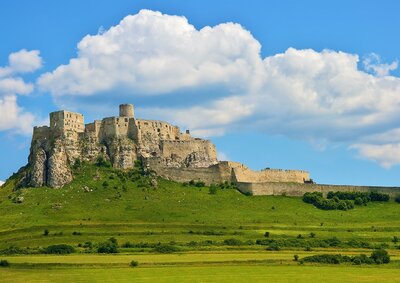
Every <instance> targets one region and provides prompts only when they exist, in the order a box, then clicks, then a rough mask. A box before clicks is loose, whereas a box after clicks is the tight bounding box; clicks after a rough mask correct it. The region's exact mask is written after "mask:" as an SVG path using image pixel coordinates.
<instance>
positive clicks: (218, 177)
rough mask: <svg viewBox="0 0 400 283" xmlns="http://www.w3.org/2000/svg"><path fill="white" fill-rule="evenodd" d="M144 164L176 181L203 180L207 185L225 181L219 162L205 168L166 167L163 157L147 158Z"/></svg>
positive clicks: (159, 174) (162, 175) (158, 173)
mask: <svg viewBox="0 0 400 283" xmlns="http://www.w3.org/2000/svg"><path fill="white" fill-rule="evenodd" d="M144 165H145V166H146V167H149V168H151V170H154V171H155V172H156V173H157V175H158V176H161V177H163V178H166V179H168V180H174V181H176V182H181V183H184V182H190V181H192V180H193V181H202V182H204V183H205V184H207V185H210V184H219V183H222V182H224V181H225V180H223V179H222V174H221V168H220V166H219V164H216V165H211V166H209V167H204V168H192V167H166V166H165V165H164V164H163V160H162V159H161V158H147V159H146V160H145V163H144Z"/></svg>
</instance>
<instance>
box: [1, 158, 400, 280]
mask: <svg viewBox="0 0 400 283" xmlns="http://www.w3.org/2000/svg"><path fill="white" fill-rule="evenodd" d="M99 165H101V166H96V165H89V164H81V165H79V166H75V167H74V176H75V178H74V180H73V181H72V182H71V183H70V184H68V185H66V186H64V187H63V188H60V189H53V188H47V187H41V188H22V189H18V190H14V186H15V184H16V183H17V182H18V180H19V178H20V174H21V173H18V174H15V175H14V176H12V177H11V178H10V179H9V180H7V182H6V184H5V185H4V186H3V187H2V188H1V189H0V215H1V217H0V259H6V260H8V261H9V262H10V263H11V268H10V269H7V272H6V273H4V274H5V276H6V277H5V278H6V282H7V281H10V282H11V281H13V282H15V280H16V279H15V278H17V281H24V280H25V281H26V280H29V281H33V282H35V280H37V281H41V280H43V278H45V279H46V278H47V279H46V280H49V281H52V280H51V278H53V277H48V276H63V277H64V276H65V278H66V279H65V280H67V281H76V280H78V279H79V278H86V279H82V280H83V281H96V280H100V278H103V277H104V276H107V274H109V276H112V278H119V281H129V280H130V279H131V278H135V280H136V281H137V280H139V281H140V280H144V281H146V280H145V279H143V278H153V279H149V280H157V281H159V282H176V280H178V281H185V280H186V281H187V282H190V281H193V280H197V278H198V277H196V276H197V275H198V276H202V278H204V279H205V280H204V281H207V280H208V281H214V279H216V278H213V277H207V276H208V275H206V271H205V270H213V272H214V273H215V274H216V275H218V276H219V277H218V278H219V281H220V282H225V281H227V280H228V279H229V278H231V277H229V276H228V277H227V272H229V274H230V276H234V278H236V279H237V281H238V282H240V281H241V280H240V278H242V279H243V280H244V278H248V277H247V276H250V277H251V276H254V281H255V282H257V280H258V281H259V282H263V281H265V280H273V281H277V282H279V280H282V281H283V282H285V281H286V280H285V278H286V279H288V278H289V279H290V278H291V279H292V280H296V282H302V280H303V279H304V280H305V281H307V280H308V279H309V278H311V277H309V276H311V275H312V274H314V275H315V274H316V273H319V272H320V269H318V268H322V269H323V267H318V266H316V267H315V265H314V267H311V266H306V267H304V268H303V267H302V266H301V265H299V266H297V265H296V264H297V263H296V262H294V261H293V255H294V254H297V255H299V256H300V257H304V256H307V255H309V254H321V253H337V252H340V253H342V254H343V253H344V254H349V255H354V254H359V253H361V252H362V253H366V254H369V253H371V251H372V249H374V248H380V247H384V248H385V249H389V251H390V254H391V256H392V263H391V264H390V265H389V269H382V268H383V267H379V270H385V272H386V278H394V277H393V276H394V275H393V272H394V271H395V270H396V269H393V267H396V268H397V267H398V266H399V261H398V259H400V251H399V250H398V249H397V248H398V243H397V242H395V241H393V239H394V238H395V237H399V236H400V228H399V227H400V217H399V214H398V211H399V208H400V206H399V204H397V203H396V202H394V201H393V200H390V201H389V202H384V203H383V202H382V203H380V202H373V203H369V204H368V205H367V206H356V207H355V208H354V209H353V210H349V211H337V210H334V211H325V210H319V209H317V208H315V207H314V206H313V205H310V204H306V203H304V202H303V201H302V199H301V198H299V197H287V196H246V195H244V194H241V193H240V192H239V191H237V190H236V189H235V188H234V187H233V186H231V185H229V184H223V185H219V186H217V187H216V188H214V189H210V187H206V186H204V185H203V184H202V183H192V184H180V183H177V182H173V181H170V180H165V179H162V178H159V177H155V176H154V175H152V174H144V172H143V170H142V169H141V168H140V167H135V168H133V169H130V170H126V171H121V170H115V169H113V168H111V167H108V164H107V163H105V164H99ZM110 238H114V240H115V241H117V243H118V251H119V253H120V254H119V255H118V256H116V255H99V254H98V249H97V247H98V246H99V245H100V244H101V243H104V242H106V241H108V239H110ZM54 244H67V245H71V246H72V247H73V248H74V249H75V253H74V254H72V255H66V256H60V255H58V256H51V255H41V253H43V249H44V248H45V247H48V246H50V245H54ZM15 247H17V248H15ZM15 251H17V254H18V253H19V254H20V253H23V254H27V255H14V254H13V253H14V252H15ZM165 253H171V254H169V255H166V254H165ZM176 253H177V254H176ZM132 259H135V260H137V261H138V262H139V269H137V270H138V271H137V272H135V271H130V270H127V269H126V268H129V262H130V261H131V260H132ZM282 264H283V266H282ZM259 265H264V267H263V268H260V267H259ZM265 265H267V266H265ZM13 266H14V267H15V268H12V267H13ZM166 266H167V267H168V269H167V270H169V271H168V272H167V273H165V271H164V269H163V268H165V267H166ZM250 267H251V268H250ZM89 268H90V269H92V268H95V270H96V271H93V272H92V271H89ZM142 268H143V269H142ZM160 268H161V269H160ZM249 268H250V269H249ZM265 268H266V269H265ZM307 268H314V269H315V270H314V269H313V270H310V269H307ZM375 268H378V266H376V267H374V269H375ZM278 271H279V273H281V272H287V275H285V276H286V277H285V276H283V277H282V276H278V277H276V276H272V275H271V272H272V273H275V272H278ZM325 271H326V272H329V269H328V270H325ZM132 272H133V273H132ZM182 272H183V273H184V274H187V275H186V277H180V275H178V274H181V273H182ZM249 272H250V273H249ZM251 272H254V273H251ZM330 272H334V273H335V274H336V275H337V276H339V277H341V278H343V279H344V280H343V282H346V280H345V278H349V279H348V281H349V282H351V281H350V278H353V279H354V277H351V276H356V274H358V273H357V272H359V273H363V274H370V275H368V276H370V277H368V278H370V279H371V280H370V281H368V280H367V279H366V280H365V281H366V282H373V281H374V280H377V278H376V277H375V276H374V275H373V274H377V273H376V272H378V271H376V272H372V271H371V269H368V268H367V267H366V268H364V269H359V270H358V271H357V269H356V270H355V269H354V268H347V267H346V268H345V267H343V268H340V269H335V270H334V269H331V271H330ZM368 272H369V273H368ZM378 273H379V272H378ZM111 274H112V275H111ZM299 274H303V276H304V277H302V278H303V279H302V280H300V279H299V278H298V276H299ZM307 274H308V275H307ZM350 274H352V275H351V276H350ZM132 276H133V277H132ZM154 276H156V277H154ZM271 276H272V277H271ZM287 276H289V277H287ZM307 276H308V277H307ZM349 276H350V277H349ZM95 278H97V279H96V280H95ZM156 278H157V279H156ZM207 278H208V279H207ZM252 278H253V277H252ZM307 278H308V279H307ZM46 280H45V281H46ZM79 280H80V279H79ZM112 280H117V279H111V277H110V280H109V281H112ZM229 281H232V280H231V279H229Z"/></svg>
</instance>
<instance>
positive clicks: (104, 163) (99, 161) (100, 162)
mask: <svg viewBox="0 0 400 283" xmlns="http://www.w3.org/2000/svg"><path fill="white" fill-rule="evenodd" d="M96 166H98V167H106V168H110V167H111V163H110V161H108V160H107V159H105V158H104V156H102V155H100V156H99V157H97V160H96Z"/></svg>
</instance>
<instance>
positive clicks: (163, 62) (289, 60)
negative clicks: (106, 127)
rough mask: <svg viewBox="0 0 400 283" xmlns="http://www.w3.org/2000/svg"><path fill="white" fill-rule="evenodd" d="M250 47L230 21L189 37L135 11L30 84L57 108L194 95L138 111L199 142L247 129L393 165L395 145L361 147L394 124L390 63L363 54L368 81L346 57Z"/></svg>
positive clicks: (157, 16)
mask: <svg viewBox="0 0 400 283" xmlns="http://www.w3.org/2000/svg"><path fill="white" fill-rule="evenodd" d="M260 48H261V45H260V43H259V42H258V41H257V40H256V39H255V38H254V37H253V36H252V35H251V34H250V32H248V31H247V30H245V29H244V28H243V27H242V26H240V25H238V24H234V23H226V24H220V25H217V26H215V27H204V28H202V29H200V30H197V29H196V28H195V27H194V26H192V25H191V24H189V23H188V21H187V19H186V18H184V17H179V16H169V15H163V14H161V13H159V12H153V11H147V10H143V11H140V12H139V13H138V14H136V15H131V16H127V17H125V18H124V19H123V20H122V21H121V22H120V23H119V24H118V25H116V26H114V27H111V28H110V29H108V30H104V29H102V30H101V32H99V34H97V35H87V36H85V37H84V38H83V39H82V40H81V41H80V42H79V44H78V54H77V57H76V58H72V59H71V60H70V62H69V64H67V65H61V66H59V67H58V68H56V69H55V70H54V71H53V72H50V73H46V74H43V75H42V76H41V77H40V78H39V80H38V84H39V86H40V87H41V89H42V90H45V91H49V92H51V93H52V95H53V96H54V97H55V98H56V101H58V102H59V103H64V102H65V101H67V100H71V99H74V98H75V99H78V98H79V97H80V98H79V99H82V97H85V96H86V97H87V96H89V97H90V96H102V99H99V101H101V103H104V101H105V100H107V99H109V100H110V101H111V100H112V101H115V100H118V99H121V98H122V97H124V98H125V100H126V98H127V94H126V93H127V92H128V93H130V97H129V98H128V99H129V100H131V101H133V102H134V101H135V99H136V98H138V97H139V96H140V97H141V99H144V101H145V99H146V98H147V99H151V98H152V97H154V96H157V95H158V96H160V97H161V95H164V96H165V95H170V96H171V97H174V99H175V100H174V101H178V102H180V101H181V100H184V99H186V101H188V100H190V98H187V96H188V95H193V98H195V95H199V94H197V93H200V95H201V97H202V99H200V102H198V103H196V105H195V106H193V105H183V106H177V105H173V103H169V104H168V105H167V106H166V105H163V103H162V102H159V103H158V104H157V103H156V104H154V99H153V100H152V101H153V103H152V106H147V107H144V108H141V109H139V112H140V113H142V114H145V115H146V116H147V117H156V118H161V119H166V120H169V121H172V122H175V123H177V124H179V125H181V126H183V127H185V128H189V129H191V130H192V132H193V133H195V134H201V135H202V136H211V135H221V134H224V133H226V132H228V131H239V130H240V131H243V130H244V129H251V130H257V131H262V132H265V133H268V134H280V135H285V136H289V137H294V138H300V139H305V140H309V141H311V142H312V143H313V144H324V145H325V144H329V143H331V144H332V143H335V144H347V145H350V146H351V145H354V148H356V149H357V150H358V151H359V153H360V154H361V155H363V156H364V157H366V158H370V159H373V160H375V161H377V162H379V163H380V164H382V165H383V166H386V167H388V164H395V163H400V160H399V161H396V160H397V159H395V160H394V159H393V157H390V158H389V155H388V154H387V152H388V149H389V148H390V149H391V152H392V153H396V151H394V152H393V149H394V148H396V143H400V140H397V141H395V142H393V141H392V142H388V141H384V140H383V139H381V140H379V141H368V139H371V137H374V136H375V137H376V136H379V135H384V134H385V133H386V132H389V131H391V130H394V129H395V128H396V126H395V125H397V127H398V121H399V120H400V111H399V107H400V79H399V78H398V77H394V76H389V73H390V71H392V70H394V69H396V68H397V62H393V63H391V64H383V63H381V60H380V58H379V57H378V56H376V55H371V56H369V57H368V58H366V59H365V60H364V66H365V70H366V71H368V72H372V74H370V73H367V72H365V71H363V70H360V69H358V63H359V57H358V55H356V54H349V53H345V52H337V51H332V50H323V51H321V52H318V51H315V50H311V49H305V50H297V49H295V48H289V49H288V50H286V51H285V52H284V53H280V54H276V55H273V56H269V57H266V58H262V57H261V56H260ZM374 56H375V57H374ZM204 89H207V91H208V92H209V93H203V91H204ZM209 89H211V91H209ZM121 90H124V91H121ZM196 91H197V93H196ZM189 93H190V94H189ZM193 93H196V94H193ZM106 94H108V95H109V97H107V96H106ZM81 101H82V100H80V102H81ZM93 101H94V100H93V99H91V100H90V103H93ZM163 101H165V100H163ZM197 101H199V100H197ZM160 105H163V107H160ZM171 105H172V106H171ZM366 148H368V150H366ZM378 149H380V150H378ZM371 152H374V153H373V154H372V153H371ZM379 156H380V157H381V158H378V157H379Z"/></svg>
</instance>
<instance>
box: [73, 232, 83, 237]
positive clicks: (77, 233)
mask: <svg viewBox="0 0 400 283" xmlns="http://www.w3.org/2000/svg"><path fill="white" fill-rule="evenodd" d="M72 235H74V236H80V235H82V233H81V232H77V231H74V232H72Z"/></svg>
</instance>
